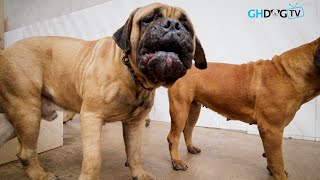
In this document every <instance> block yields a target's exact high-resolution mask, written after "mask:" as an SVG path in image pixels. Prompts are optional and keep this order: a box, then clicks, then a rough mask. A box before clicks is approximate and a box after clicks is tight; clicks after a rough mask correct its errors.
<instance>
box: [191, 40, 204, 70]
mask: <svg viewBox="0 0 320 180" xmlns="http://www.w3.org/2000/svg"><path fill="white" fill-rule="evenodd" d="M193 59H194V61H195V66H196V68H198V69H206V68H207V60H206V55H205V54H204V50H203V48H202V46H201V43H200V40H199V38H198V37H197V36H196V50H195V52H194V57H193Z"/></svg>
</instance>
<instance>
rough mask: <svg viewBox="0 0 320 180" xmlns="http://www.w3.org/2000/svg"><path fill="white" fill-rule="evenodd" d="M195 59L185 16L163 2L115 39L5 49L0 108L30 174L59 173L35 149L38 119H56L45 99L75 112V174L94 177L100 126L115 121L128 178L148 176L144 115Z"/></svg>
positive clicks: (198, 52) (28, 43) (35, 42)
mask: <svg viewBox="0 0 320 180" xmlns="http://www.w3.org/2000/svg"><path fill="white" fill-rule="evenodd" d="M193 58H194V59H195V64H196V66H197V67H198V68H206V66H207V64H206V60H205V56H204V53H203V50H202V48H201V45H200V44H199V41H198V40H197V38H196V36H195V31H194V28H193V25H192V23H191V21H190V19H189V17H188V15H187V14H186V13H185V11H183V10H182V9H180V8H178V7H172V6H168V5H164V4H151V5H148V6H145V7H142V8H138V9H136V10H135V11H134V12H132V13H131V15H130V17H129V18H128V20H127V22H126V23H125V25H124V26H123V27H121V28H120V29H119V30H118V31H116V32H115V34H114V35H113V37H106V38H102V39H100V40H96V41H83V40H80V39H74V38H66V37H32V38H28V39H25V40H22V41H19V42H17V43H15V44H14V45H12V46H11V47H9V48H7V49H5V50H4V51H3V52H1V54H0V105H1V106H2V108H3V109H4V112H5V113H6V116H7V118H8V120H9V121H10V123H11V124H12V125H13V127H14V131H15V134H16V136H17V137H18V140H19V144H20V146H19V147H18V149H17V156H18V157H19V159H20V160H21V163H22V165H23V166H24V169H25V170H26V172H27V174H28V176H29V177H30V178H31V179H56V178H57V177H56V176H54V175H53V174H51V173H49V172H46V171H44V169H43V168H42V167H41V166H40V164H39V162H38V158H37V151H36V148H37V139H38V134H39V128H40V127H39V125H40V119H41V116H42V117H54V116H55V115H54V114H55V111H54V110H53V108H51V107H49V108H48V105H47V103H48V102H51V103H55V104H56V105H58V106H60V107H62V108H64V109H65V110H69V111H71V112H77V113H80V119H81V134H82V145H83V163H82V171H81V175H80V177H79V179H99V176H100V170H101V151H100V140H101V126H102V123H103V122H114V121H122V124H123V137H124V142H125V147H126V153H127V159H128V164H129V167H130V170H131V175H132V177H133V179H154V177H153V176H152V175H151V174H149V173H147V172H146V171H144V170H143V168H142V165H141V135H142V134H141V133H142V130H143V125H144V122H145V121H144V119H145V117H146V116H147V114H148V113H149V111H150V108H151V106H152V104H153V99H154V89H155V88H157V87H159V86H166V87H169V86H170V85H172V84H173V83H174V82H175V81H176V80H177V79H178V78H180V77H182V76H183V75H185V73H186V72H187V69H189V68H191V65H192V59H193ZM44 106H45V107H44ZM0 126H1V125H0ZM4 139H5V138H4Z"/></svg>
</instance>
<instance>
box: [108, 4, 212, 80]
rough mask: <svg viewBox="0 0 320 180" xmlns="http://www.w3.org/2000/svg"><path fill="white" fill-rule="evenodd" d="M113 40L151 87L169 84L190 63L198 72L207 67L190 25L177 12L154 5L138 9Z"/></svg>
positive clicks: (183, 72) (165, 6) (178, 10)
mask: <svg viewBox="0 0 320 180" xmlns="http://www.w3.org/2000/svg"><path fill="white" fill-rule="evenodd" d="M130 28H131V29H130ZM129 29H130V32H129ZM124 33H126V34H124ZM128 34H129V35H128ZM123 38H125V39H123ZM114 39H115V41H116V42H117V44H118V45H119V47H120V48H122V49H123V50H124V51H127V52H128V51H130V53H131V57H132V58H133V59H134V60H133V61H134V64H135V66H136V68H137V69H138V70H139V71H140V72H141V73H142V74H143V75H144V76H145V77H146V79H148V81H150V82H151V83H153V84H158V85H164V86H168V85H171V84H173V83H174V82H175V81H176V80H177V79H178V78H180V77H182V76H183V75H185V74H186V72H187V69H189V68H191V65H192V59H195V61H196V67H198V68H200V69H205V68H206V66H207V64H206V59H205V55H204V52H203V49H202V47H201V45H200V42H199V40H198V39H197V38H196V36H195V33H194V29H193V25H192V24H191V22H190V20H189V18H188V16H187V14H186V13H185V12H184V11H183V10H182V9H180V8H176V7H171V6H168V5H164V4H158V3H156V4H151V5H148V6H145V7H142V8H139V9H137V10H135V11H134V12H133V13H132V14H131V16H130V17H129V19H128V20H127V22H126V25H125V26H124V27H122V28H121V29H119V30H118V31H117V32H116V33H115V34H114Z"/></svg>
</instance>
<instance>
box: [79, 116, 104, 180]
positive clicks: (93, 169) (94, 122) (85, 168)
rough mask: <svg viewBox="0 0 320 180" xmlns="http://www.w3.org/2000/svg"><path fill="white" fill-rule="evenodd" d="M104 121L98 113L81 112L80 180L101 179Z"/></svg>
mask: <svg viewBox="0 0 320 180" xmlns="http://www.w3.org/2000/svg"><path fill="white" fill-rule="evenodd" d="M102 121H103V119H101V118H100V116H99V115H98V114H97V113H91V112H85V111H83V110H82V111H81V113H80V124H81V136H82V149H83V161H82V170H81V175H80V177H79V180H84V179H99V177H100V171H101V161H102V158H101V147H100V146H101V145H100V143H101V128H102Z"/></svg>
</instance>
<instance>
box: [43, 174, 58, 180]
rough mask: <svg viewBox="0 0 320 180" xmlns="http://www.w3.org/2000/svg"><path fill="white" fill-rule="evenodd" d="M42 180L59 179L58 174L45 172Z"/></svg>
mask: <svg viewBox="0 0 320 180" xmlns="http://www.w3.org/2000/svg"><path fill="white" fill-rule="evenodd" d="M42 179H43V180H59V178H58V176H56V175H54V174H53V173H50V172H47V173H46V176H45V177H44V178H42Z"/></svg>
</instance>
